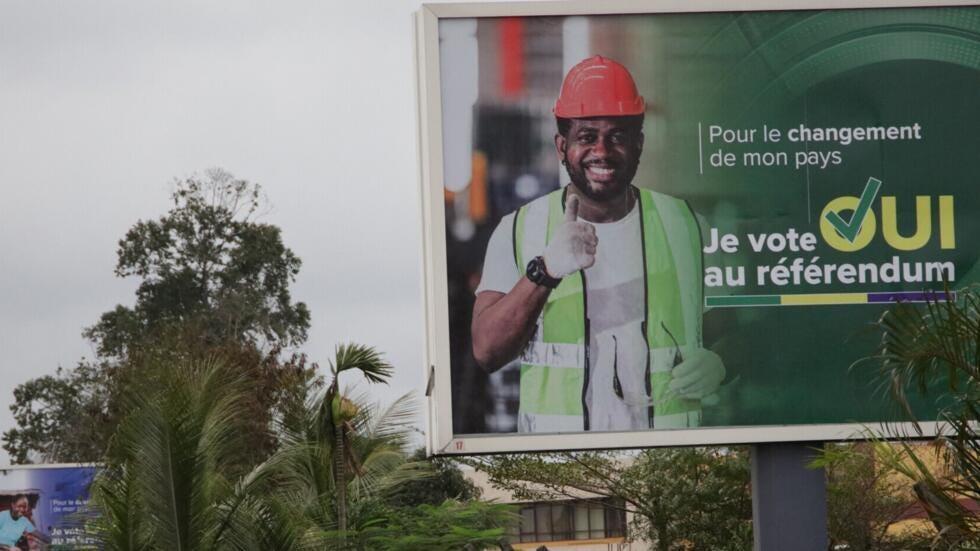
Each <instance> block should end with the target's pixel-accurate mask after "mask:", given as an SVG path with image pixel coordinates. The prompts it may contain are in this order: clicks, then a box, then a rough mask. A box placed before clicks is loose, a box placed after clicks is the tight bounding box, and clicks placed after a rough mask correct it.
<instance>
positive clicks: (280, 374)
mask: <svg viewBox="0 0 980 551" xmlns="http://www.w3.org/2000/svg"><path fill="white" fill-rule="evenodd" d="M172 198H173V207H172V208H171V209H170V211H169V212H168V213H167V214H165V215H164V216H162V217H160V218H159V219H157V220H151V221H140V222H137V223H136V224H135V225H134V226H133V227H132V228H130V230H129V231H128V232H127V234H126V236H125V237H124V238H123V239H122V240H121V241H120V242H119V250H118V263H117V266H116V275H117V276H119V277H136V278H138V279H139V281H140V282H139V286H138V288H137V291H136V301H135V304H134V305H133V306H132V307H129V306H122V305H118V306H116V307H115V308H114V309H113V310H110V311H108V312H106V313H104V314H103V315H102V316H101V317H100V319H99V321H98V322H97V323H96V324H95V325H93V326H92V327H90V328H88V329H86V330H85V332H84V335H85V336H86V337H87V338H89V339H90V340H91V341H92V342H93V343H94V344H95V346H96V350H97V352H98V357H97V358H96V360H94V361H85V360H83V361H82V362H80V363H79V365H78V367H76V368H75V369H73V370H59V372H58V374H57V375H55V376H46V377H40V378H38V379H34V380H31V381H28V382H27V383H25V384H24V385H21V386H20V387H18V388H17V389H16V390H15V392H14V397H15V403H14V404H13V405H12V406H11V411H12V412H13V413H14V418H15V420H16V421H17V427H16V428H14V429H12V430H9V431H7V432H6V433H5V434H4V437H3V440H4V449H6V450H7V452H8V453H9V454H10V455H11V457H12V458H13V460H14V461H15V462H17V463H24V462H29V461H35V460H40V461H47V462H79V461H82V462H84V461H96V460H98V459H99V458H100V456H101V454H102V452H103V451H104V450H105V447H106V445H107V442H108V438H109V435H110V434H112V431H113V430H114V428H115V426H116V425H117V424H118V423H119V421H120V419H122V417H123V416H124V415H125V413H126V407H127V404H126V402H125V400H122V398H121V397H122V396H124V395H125V394H127V393H129V392H132V391H133V389H131V388H130V387H131V386H133V385H137V386H138V385H140V384H144V383H145V382H146V381H148V380H153V378H154V375H153V374H152V373H151V371H152V370H153V369H154V366H160V365H168V364H169V363H172V362H178V363H179V362H183V361H192V360H202V359H204V358H208V357H212V356H220V357H222V358H223V361H225V362H226V363H229V364H233V365H236V366H237V367H238V368H239V369H240V370H241V371H242V372H244V373H246V374H247V375H248V376H249V377H250V378H251V380H250V384H249V385H248V387H249V388H250V389H251V390H250V394H249V397H248V399H247V403H248V405H249V408H248V409H249V414H248V415H247V419H249V423H248V424H246V426H245V427H243V433H242V434H243V437H244V438H245V439H246V440H247V441H248V444H249V450H251V456H252V462H253V463H257V462H259V461H261V460H262V459H264V458H265V457H266V456H268V454H269V453H271V451H272V450H273V448H274V446H275V441H274V440H273V439H272V438H270V437H269V435H268V433H267V429H268V427H269V425H270V423H271V422H272V421H273V420H274V419H275V418H276V417H277V416H280V415H286V414H287V413H286V411H285V409H284V408H287V407H288V406H287V404H288V403H291V402H296V401H297V398H295V397H293V394H295V393H300V394H299V398H298V399H299V400H300V401H302V391H303V389H304V388H305V387H306V383H307V382H308V380H309V379H310V378H311V377H313V366H307V365H306V360H305V358H304V357H303V356H301V355H292V356H289V357H286V358H282V357H281V355H282V352H283V350H284V349H285V348H286V347H289V346H294V345H298V344H301V343H302V342H303V341H304V340H305V339H306V333H307V329H308V327H309V312H308V310H307V308H306V305H305V304H303V303H302V302H296V303H294V302H292V299H291V296H290V292H289V285H290V284H291V283H292V282H293V280H294V279H295V277H296V274H297V273H298V271H299V268H300V260H299V258H298V257H296V255H294V254H293V252H292V251H290V250H289V249H288V248H286V247H285V246H284V245H283V243H282V239H281V236H280V231H279V228H277V227H275V226H272V225H269V224H263V223H260V222H258V221H257V220H256V218H257V217H258V216H259V215H261V209H262V205H263V203H262V194H261V189H260V188H259V186H258V185H257V184H252V183H249V182H247V181H244V180H238V179H235V178H234V177H232V176H231V175H230V174H228V173H227V172H224V171H221V170H218V169H214V170H210V171H207V172H206V173H205V175H204V178H198V177H191V178H188V179H186V180H183V181H179V182H177V183H176V189H175V191H174V193H173V196H172Z"/></svg>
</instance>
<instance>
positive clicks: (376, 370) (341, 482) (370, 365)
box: [319, 344, 394, 534]
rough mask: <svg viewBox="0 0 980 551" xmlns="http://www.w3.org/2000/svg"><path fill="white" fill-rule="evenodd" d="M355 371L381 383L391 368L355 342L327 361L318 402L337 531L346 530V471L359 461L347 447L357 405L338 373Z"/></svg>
mask: <svg viewBox="0 0 980 551" xmlns="http://www.w3.org/2000/svg"><path fill="white" fill-rule="evenodd" d="M355 370H356V371H359V372H360V373H361V374H362V375H363V376H364V378H365V379H367V381H368V382H369V383H385V384H387V382H388V377H389V376H391V373H392V372H393V371H394V368H393V367H392V366H391V364H389V363H388V362H386V361H385V360H384V358H382V356H381V355H380V354H378V353H377V351H375V350H374V349H373V348H371V347H367V346H361V345H357V344H344V345H340V346H338V347H337V351H336V353H335V355H334V360H333V361H332V362H330V372H331V373H332V374H333V380H331V381H330V386H329V387H327V392H326V394H325V395H324V397H323V402H322V403H321V405H320V408H319V410H320V412H321V413H320V416H321V419H322V422H323V426H324V428H326V430H327V435H328V437H329V438H330V443H331V444H332V445H331V450H332V451H333V465H334V471H333V476H334V481H333V482H334V488H335V489H336V491H337V529H338V530H339V531H340V533H341V534H343V533H345V532H346V531H347V478H348V471H350V470H353V471H354V472H355V473H356V474H361V473H360V467H361V466H360V462H359V460H358V458H357V457H356V456H355V455H354V453H353V450H352V449H351V443H350V440H351V436H352V434H354V425H353V422H354V420H355V419H356V417H357V413H358V408H357V406H356V405H355V404H354V402H352V401H350V400H349V399H347V398H346V397H345V396H343V395H342V394H341V392H340V374H341V373H344V372H346V371H355Z"/></svg>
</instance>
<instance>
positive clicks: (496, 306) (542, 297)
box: [471, 277, 551, 371]
mask: <svg viewBox="0 0 980 551" xmlns="http://www.w3.org/2000/svg"><path fill="white" fill-rule="evenodd" d="M550 292H551V290H550V289H548V288H547V287H544V286H541V285H537V284H536V283H532V282H531V281H530V280H528V279H527V278H526V277H522V278H521V279H520V280H519V281H518V282H517V284H516V285H514V288H513V289H511V290H510V292H509V293H507V294H503V293H496V292H492V291H485V292H482V293H480V294H479V295H477V298H476V303H475V304H474V306H473V324H472V327H471V331H472V334H473V356H474V357H475V358H476V361H477V363H479V364H480V366H482V367H483V368H484V369H486V370H487V371H496V370H497V369H500V368H501V367H503V366H504V364H506V363H507V362H509V361H511V360H513V359H514V358H516V357H517V356H518V355H519V354H520V353H521V350H523V349H524V347H525V346H526V345H527V341H528V340H530V338H531V335H532V334H533V333H534V326H535V323H536V322H537V320H538V316H540V315H541V309H542V308H544V304H545V302H546V301H547V300H548V294H549V293H550Z"/></svg>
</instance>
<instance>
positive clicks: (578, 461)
mask: <svg viewBox="0 0 980 551" xmlns="http://www.w3.org/2000/svg"><path fill="white" fill-rule="evenodd" d="M470 462H471V463H472V464H473V465H474V466H475V467H476V468H478V469H481V470H484V471H486V472H487V473H488V474H489V475H490V481H491V483H492V484H493V485H494V486H496V487H498V488H501V489H503V490H507V491H509V492H511V493H513V494H514V496H515V497H516V498H517V499H522V500H529V501H550V500H557V499H581V498H582V496H583V495H591V496H599V497H611V498H616V499H615V500H612V502H613V503H615V502H622V503H623V504H624V506H625V507H626V508H627V509H628V510H629V511H631V512H632V513H634V518H635V521H634V522H633V525H632V526H631V534H632V537H635V538H638V539H645V540H648V541H650V542H652V543H653V544H654V546H655V548H656V549H658V550H661V551H673V550H682V549H683V550H685V551H690V550H699V549H710V550H732V551H735V550H742V549H747V548H750V547H751V546H752V500H751V497H750V495H749V464H748V452H747V450H745V449H742V448H713V449H712V448H663V449H656V450H645V451H642V452H636V453H626V454H624V453H614V452H574V453H548V454H533V455H531V454H526V455H506V456H497V457H492V458H477V459H472V460H470Z"/></svg>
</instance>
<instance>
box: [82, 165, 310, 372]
mask: <svg viewBox="0 0 980 551" xmlns="http://www.w3.org/2000/svg"><path fill="white" fill-rule="evenodd" d="M261 197H262V196H261V189H260V188H259V186H258V185H256V184H252V183H249V182H247V181H245V180H237V179H235V178H234V177H233V176H232V175H231V174H229V173H227V172H225V171H223V170H220V169H212V170H209V171H207V172H206V173H205V178H204V179H199V178H196V177H191V178H188V179H186V180H183V181H180V182H178V183H177V188H176V190H175V191H174V193H173V197H172V198H173V207H172V208H171V209H170V211H169V212H168V213H167V214H166V215H164V216H162V217H160V218H159V219H158V220H150V221H139V222H137V223H136V225H134V226H133V227H132V228H130V229H129V231H128V232H126V236H125V237H124V238H123V239H122V240H120V241H119V250H118V262H117V264H116V275H117V276H118V277H131V276H133V277H138V278H139V279H140V284H139V287H138V288H137V290H136V304H135V305H134V306H133V307H132V308H130V307H126V306H122V305H120V306H116V308H115V309H113V310H111V311H109V312H106V313H104V314H102V316H101V318H100V319H99V321H98V323H96V324H95V325H93V326H92V327H90V328H88V329H87V330H86V331H85V336H86V337H88V338H89V339H90V340H92V342H94V343H95V344H96V345H97V347H98V351H99V354H100V356H103V357H114V358H124V357H126V356H128V355H131V354H132V352H133V348H134V347H136V348H138V347H139V346H140V345H141V344H143V343H146V342H153V341H154V340H155V339H156V337H157V336H159V334H160V333H161V332H163V331H167V330H169V329H170V328H172V327H174V326H177V327H180V326H185V325H188V324H189V325H193V326H194V327H195V330H196V335H197V338H198V339H200V341H201V342H202V343H204V344H215V343H223V342H229V341H230V342H241V343H246V342H252V343H266V344H268V345H271V346H276V345H278V346H291V345H297V344H301V343H303V342H304V341H305V340H306V331H307V329H308V328H309V320H310V314H309V311H308V310H307V308H306V305H305V304H303V303H302V302H298V303H293V302H292V299H291V297H290V293H289V284H290V283H292V281H293V280H294V279H295V277H296V275H297V274H298V273H299V269H300V264H301V262H300V259H299V258H298V257H297V256H296V255H295V254H293V252H292V251H291V250H289V249H288V248H286V247H285V245H283V243H282V237H281V235H280V231H279V228H278V227H276V226H273V225H270V224H263V223H259V222H257V221H256V220H255V217H256V216H257V215H259V214H260V212H259V209H260V208H261V206H262V203H261Z"/></svg>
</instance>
